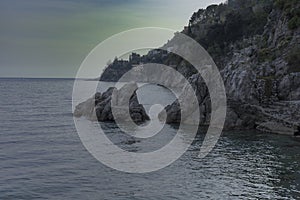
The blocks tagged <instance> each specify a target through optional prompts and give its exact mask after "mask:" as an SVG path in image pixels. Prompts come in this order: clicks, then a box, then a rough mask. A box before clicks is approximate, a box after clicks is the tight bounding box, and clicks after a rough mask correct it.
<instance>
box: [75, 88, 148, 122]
mask: <svg viewBox="0 0 300 200" xmlns="http://www.w3.org/2000/svg"><path fill="white" fill-rule="evenodd" d="M137 89H138V87H137V84H136V83H128V84H125V85H124V86H123V87H122V88H120V89H119V90H117V89H116V88H114V87H111V88H109V89H108V90H107V91H106V92H104V93H102V94H101V93H96V94H95V95H94V96H93V97H91V98H90V99H88V100H86V101H85V102H82V103H80V104H78V105H77V106H76V108H75V111H74V116H75V117H82V116H83V117H86V118H87V119H89V120H93V121H97V120H98V121H101V122H105V121H115V117H114V115H113V112H112V107H113V108H114V114H116V116H117V117H118V120H122V121H130V120H132V121H134V122H135V123H142V122H145V121H146V120H149V116H148V115H147V114H146V111H145V109H144V107H143V106H142V105H141V104H140V103H139V101H138V98H137V94H136V90H137ZM129 95H130V96H129ZM112 97H114V98H112ZM128 100H129V101H128ZM128 109H129V114H130V117H129V116H128V115H126V113H128ZM129 118H131V119H129Z"/></svg>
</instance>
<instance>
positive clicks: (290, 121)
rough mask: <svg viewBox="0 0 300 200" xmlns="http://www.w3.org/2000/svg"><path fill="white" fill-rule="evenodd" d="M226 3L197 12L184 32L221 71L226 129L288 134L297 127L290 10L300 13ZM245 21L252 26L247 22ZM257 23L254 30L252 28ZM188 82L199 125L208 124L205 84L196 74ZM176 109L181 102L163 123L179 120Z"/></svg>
mask: <svg viewBox="0 0 300 200" xmlns="http://www.w3.org/2000/svg"><path fill="white" fill-rule="evenodd" d="M278 2H280V0H278V1H277V3H278ZM290 2H292V3H290ZM229 3H230V4H228V5H225V4H221V5H219V6H211V7H209V8H207V9H206V10H199V11H198V12H197V13H194V15H193V17H192V18H191V20H190V24H189V26H188V27H186V28H185V30H184V33H186V34H188V35H190V36H191V37H193V38H195V39H196V40H197V41H198V42H200V44H202V45H204V46H205V47H206V48H207V49H208V51H209V52H210V53H211V56H212V57H213V58H214V60H215V61H216V62H217V64H218V66H219V69H220V71H221V75H222V77H223V80H224V85H225V88H226V93H227V98H228V109H227V117H226V122H225V127H224V128H225V129H226V130H232V129H253V128H257V129H259V130H261V131H265V132H272V133H279V134H292V133H293V131H294V130H295V128H296V127H297V126H300V116H299V115H298V114H296V113H295V112H297V111H299V107H300V104H299V102H298V101H297V100H300V95H299V92H300V68H299V67H300V66H299V57H300V53H299V52H300V51H299V49H300V28H299V26H298V27H297V26H294V27H293V28H291V27H290V22H291V20H290V19H291V15H293V14H291V13H293V11H290V12H291V13H288V12H289V10H288V8H298V9H299V7H300V3H299V2H298V3H297V2H296V1H282V3H283V4H284V5H285V6H283V7H285V8H280V7H279V6H278V5H277V4H276V3H275V1H272V0H269V1H264V2H263V3H261V4H259V3H258V2H256V3H255V4H253V3H254V1H252V0H247V1H242V0H236V1H230V2H229ZM286 4H287V5H286ZM290 4H291V5H292V6H291V5H290ZM247 16H248V17H249V18H247ZM294 17H295V16H294ZM249 19H252V20H253V21H251V22H250V21H248V23H246V22H247V20H249ZM255 19H258V20H259V21H260V22H262V23H264V24H260V22H255ZM229 20H231V21H229ZM255 23H257V29H256V28H254V29H253V27H252V25H255ZM251 24H252V25H251ZM230 27H231V28H233V27H235V28H234V29H228V28H230ZM226 29H227V30H226ZM245 31H247V33H246V32H245ZM216 36H218V37H216ZM212 37H215V38H217V39H213V38H212ZM221 49H223V51H220V50H221ZM190 82H191V85H192V86H193V88H194V90H195V91H196V94H197V98H198V101H199V108H200V119H201V120H200V123H201V124H208V123H209V120H210V112H211V110H210V109H211V108H210V106H209V105H210V97H209V94H208V91H207V88H206V87H205V83H204V82H203V80H202V79H201V76H200V75H199V74H196V75H193V76H192V77H191V78H190ZM182 96H185V93H183V95H182ZM184 98H189V97H186V96H185V97H184ZM287 101H290V102H287ZM291 101H292V102H291ZM179 105H180V98H179V100H178V101H176V102H174V103H173V104H172V105H169V106H167V107H166V111H167V123H173V122H179V121H180V106H179ZM192 112H193V111H192V110H191V113H192Z"/></svg>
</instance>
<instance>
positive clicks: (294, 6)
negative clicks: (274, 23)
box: [275, 0, 300, 30]
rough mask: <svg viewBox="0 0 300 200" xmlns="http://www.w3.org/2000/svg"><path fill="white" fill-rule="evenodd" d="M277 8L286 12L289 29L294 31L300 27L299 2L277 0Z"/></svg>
mask: <svg viewBox="0 0 300 200" xmlns="http://www.w3.org/2000/svg"><path fill="white" fill-rule="evenodd" d="M275 6H276V7H277V8H279V9H281V10H283V11H284V13H285V14H286V16H287V17H288V19H289V22H288V27H289V29H291V30H293V29H296V28H298V27H300V3H299V0H276V1H275Z"/></svg>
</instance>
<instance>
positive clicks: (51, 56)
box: [0, 0, 222, 77]
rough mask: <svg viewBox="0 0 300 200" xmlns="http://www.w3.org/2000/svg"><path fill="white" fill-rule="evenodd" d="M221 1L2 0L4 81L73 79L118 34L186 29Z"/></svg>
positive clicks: (1, 68)
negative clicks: (200, 13)
mask: <svg viewBox="0 0 300 200" xmlns="http://www.w3.org/2000/svg"><path fill="white" fill-rule="evenodd" d="M220 2H222V1H221V0H1V1H0V26H1V28H0V48H1V49H0V77H74V76H75V74H76V71H77V69H78V68H79V66H80V64H81V62H82V61H83V59H84V58H85V56H86V55H87V54H88V53H89V52H90V51H91V50H92V49H93V48H94V47H95V46H96V45H97V44H98V43H100V42H101V41H103V40H105V39H106V38H108V37H110V36H112V35H113V34H116V33H119V32H121V31H125V30H128V29H131V28H138V27H147V26H151V27H164V28H170V29H174V30H179V31H180V30H182V28H183V26H185V25H187V23H188V20H189V18H190V16H191V15H192V13H193V12H195V11H197V10H198V9H199V8H204V7H207V6H208V5H210V4H216V3H220Z"/></svg>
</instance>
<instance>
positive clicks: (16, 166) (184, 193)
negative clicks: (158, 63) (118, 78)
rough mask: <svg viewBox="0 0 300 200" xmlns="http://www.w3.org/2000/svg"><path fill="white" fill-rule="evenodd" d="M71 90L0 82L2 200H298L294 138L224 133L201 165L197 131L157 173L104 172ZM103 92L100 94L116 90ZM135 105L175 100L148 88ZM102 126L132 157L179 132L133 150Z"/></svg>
mask: <svg viewBox="0 0 300 200" xmlns="http://www.w3.org/2000/svg"><path fill="white" fill-rule="evenodd" d="M82 81H83V82H84V81H85V80H82ZM84 83H86V84H87V87H88V85H89V84H91V82H89V81H85V82H84ZM73 84H74V80H72V79H21V78H1V79H0V199H1V200H2V199H3V200H8V199H12V200H16V199H24V200H33V199H55V200H57V199H58V200H60V199H63V200H65V199H72V200H74V199H75V200H76V199H78V200H89V199H95V200H128V199H129V200H144V199H145V200H169V199H170V200H174V199H179V200H194V199H195V200H196V199H197V200H198V199H222V200H223V199H230V200H231V199H300V139H299V138H295V137H291V136H282V135H272V134H265V133H261V132H257V131H228V132H223V133H222V135H221V137H220V138H219V140H218V143H217V144H216V146H215V147H214V149H213V150H212V151H211V152H210V153H209V154H208V155H207V156H206V157H204V158H199V157H198V153H199V149H200V146H201V143H202V141H203V138H204V137H205V134H206V128H205V127H200V128H199V130H198V134H197V136H196V138H195V140H194V142H193V143H192V145H191V146H190V147H189V149H188V150H187V151H186V152H185V153H184V154H183V155H182V156H181V157H180V158H179V159H177V160H176V161H175V162H173V163H172V164H170V165H169V166H166V167H164V168H162V169H159V170H157V171H153V172H148V173H127V172H123V171H118V170H116V169H113V168H110V167H108V166H106V165H104V164H102V163H101V162H99V161H98V160H97V159H95V158H94V157H93V155H91V154H90V153H89V151H87V149H86V148H85V147H84V145H83V143H82V142H81V140H80V137H79V135H78V132H77V130H76V127H75V123H74V118H73V115H72V109H73V108H72V91H73ZM99 84H102V85H103V88H102V90H103V91H104V90H105V88H107V87H109V86H111V85H112V83H103V82H102V83H101V82H100V83H99ZM138 98H139V100H140V102H141V103H142V104H143V105H144V106H145V108H146V110H147V108H148V107H149V105H150V104H151V103H153V101H155V102H156V103H159V102H160V101H161V102H163V104H168V103H172V101H173V100H174V98H175V97H174V94H173V93H171V92H170V91H169V90H168V89H166V88H162V87H160V86H157V85H147V86H143V87H142V88H141V89H139V90H138ZM75 100H76V99H75ZM80 101H81V100H79V99H78V102H80ZM80 120H82V121H86V123H90V124H92V126H93V124H94V125H95V128H97V125H99V124H98V122H87V119H85V118H81V119H80ZM101 125H102V126H103V127H104V129H105V130H107V131H106V134H107V135H108V137H109V138H111V139H112V141H113V142H114V143H115V144H116V145H120V146H122V148H124V149H127V150H130V151H133V152H134V151H140V150H141V151H142V150H144V149H147V150H149V149H155V148H157V147H158V148H159V147H161V146H162V145H165V144H167V143H168V141H169V140H170V139H172V137H174V134H176V130H177V129H178V127H176V126H175V125H165V127H164V131H163V134H162V135H163V136H162V137H160V139H159V141H155V140H150V141H148V140H147V139H141V140H137V141H135V142H130V141H129V142H128V141H127V140H128V139H131V138H128V137H124V136H122V134H124V133H122V131H121V130H120V129H118V127H117V125H116V124H114V123H101ZM149 131H151V130H149Z"/></svg>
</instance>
